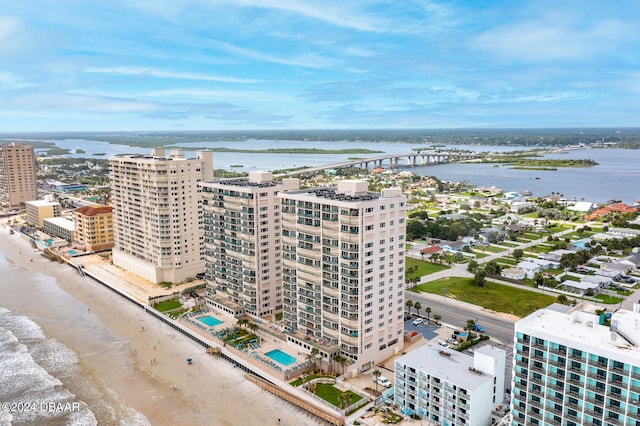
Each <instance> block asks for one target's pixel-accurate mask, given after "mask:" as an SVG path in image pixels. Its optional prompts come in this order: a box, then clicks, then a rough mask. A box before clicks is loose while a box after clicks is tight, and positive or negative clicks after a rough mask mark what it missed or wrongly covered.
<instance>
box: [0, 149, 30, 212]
mask: <svg viewBox="0 0 640 426" xmlns="http://www.w3.org/2000/svg"><path fill="white" fill-rule="evenodd" d="M37 172H38V167H37V165H36V155H35V152H34V150H33V146H32V145H23V144H21V143H10V144H4V145H0V207H9V208H16V207H20V206H21V205H23V204H24V203H26V202H27V201H30V200H37V199H38V175H37Z"/></svg>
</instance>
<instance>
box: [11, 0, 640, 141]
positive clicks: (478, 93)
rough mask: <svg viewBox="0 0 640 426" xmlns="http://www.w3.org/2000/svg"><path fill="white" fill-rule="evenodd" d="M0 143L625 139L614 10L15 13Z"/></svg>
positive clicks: (252, 6) (625, 6)
mask: <svg viewBox="0 0 640 426" xmlns="http://www.w3.org/2000/svg"><path fill="white" fill-rule="evenodd" d="M0 99H1V102H0V132H31V131H33V132H39V131H118V130H241V129H247V130H250V129H357V128H366V129H371V128H387V129H392V128H405V129H406V128H422V129H424V128H437V129H447V128H568V127H637V126H639V125H640V123H639V119H638V112H639V111H640V2H635V1H631V0H627V1H624V0H611V1H606V2H604V1H596V0H583V1H576V0H567V1H560V2H558V1H547V0H531V1H517V0H511V1H506V0H497V1H486V0H485V1H483V0H478V1H471V0H469V1H463V0H459V1H430V0H402V1H397V0H391V1H367V0H358V1H318V0H307V1H302V0H300V1H298V0H111V1H102V0H95V1H91V2H86V1H80V0H59V1H56V2H50V1H43V0H30V1H25V2H17V1H5V2H3V5H2V8H1V9H0Z"/></svg>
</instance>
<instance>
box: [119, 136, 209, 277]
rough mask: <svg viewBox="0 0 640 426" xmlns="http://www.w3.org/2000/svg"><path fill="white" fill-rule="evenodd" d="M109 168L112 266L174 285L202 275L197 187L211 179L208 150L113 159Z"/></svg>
mask: <svg viewBox="0 0 640 426" xmlns="http://www.w3.org/2000/svg"><path fill="white" fill-rule="evenodd" d="M109 163H110V167H111V203H112V206H113V223H114V230H115V245H114V248H113V263H114V265H117V266H120V267H121V268H123V269H125V270H127V271H130V272H132V273H134V274H136V275H138V276H140V277H142V278H144V279H146V280H148V281H151V282H153V283H160V282H173V283H179V282H182V281H184V280H185V279H187V278H192V277H195V275H196V274H198V273H201V272H203V271H204V255H203V251H204V236H203V233H204V231H203V229H202V199H201V194H200V187H199V186H198V183H199V182H201V181H205V180H210V179H212V178H213V157H212V155H211V152H205V151H199V152H198V153H197V155H196V158H189V159H187V158H185V157H184V152H183V151H182V150H175V151H172V153H171V154H169V155H167V154H165V150H164V149H159V148H157V149H154V150H152V152H151V155H130V154H123V155H116V156H113V157H110V158H109Z"/></svg>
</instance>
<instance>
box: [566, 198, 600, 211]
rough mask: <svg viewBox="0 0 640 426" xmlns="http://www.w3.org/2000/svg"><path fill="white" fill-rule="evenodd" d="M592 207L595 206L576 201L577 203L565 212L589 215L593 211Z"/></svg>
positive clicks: (586, 202)
mask: <svg viewBox="0 0 640 426" xmlns="http://www.w3.org/2000/svg"><path fill="white" fill-rule="evenodd" d="M594 206H595V205H594V204H593V203H591V202H589V201H578V202H577V203H575V204H573V205H571V206H568V207H567V210H570V211H572V212H580V213H585V214H586V213H590V212H591V211H592V210H593V208H594Z"/></svg>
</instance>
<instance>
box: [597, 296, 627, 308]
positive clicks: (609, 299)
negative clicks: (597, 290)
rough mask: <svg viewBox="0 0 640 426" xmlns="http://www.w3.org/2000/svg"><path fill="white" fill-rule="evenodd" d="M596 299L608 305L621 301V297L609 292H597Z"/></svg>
mask: <svg viewBox="0 0 640 426" xmlns="http://www.w3.org/2000/svg"><path fill="white" fill-rule="evenodd" d="M595 297H596V299H598V300H600V301H601V302H602V303H605V304H607V305H615V304H617V303H620V300H621V299H620V298H619V297H615V296H609V295H608V294H596V296H595Z"/></svg>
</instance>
